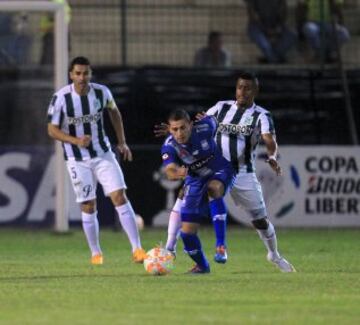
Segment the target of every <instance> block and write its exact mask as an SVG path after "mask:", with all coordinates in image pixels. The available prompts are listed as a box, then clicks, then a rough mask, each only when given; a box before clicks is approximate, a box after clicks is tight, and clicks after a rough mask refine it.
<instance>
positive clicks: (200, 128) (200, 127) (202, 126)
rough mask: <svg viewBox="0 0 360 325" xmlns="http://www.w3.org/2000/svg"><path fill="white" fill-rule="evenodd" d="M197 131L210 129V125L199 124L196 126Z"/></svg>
mask: <svg viewBox="0 0 360 325" xmlns="http://www.w3.org/2000/svg"><path fill="white" fill-rule="evenodd" d="M194 128H195V131H196V133H200V132H206V131H208V130H209V125H207V124H199V125H195V126H194Z"/></svg>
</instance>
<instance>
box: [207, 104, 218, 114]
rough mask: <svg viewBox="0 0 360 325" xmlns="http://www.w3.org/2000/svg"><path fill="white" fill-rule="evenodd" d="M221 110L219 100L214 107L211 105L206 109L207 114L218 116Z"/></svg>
mask: <svg viewBox="0 0 360 325" xmlns="http://www.w3.org/2000/svg"><path fill="white" fill-rule="evenodd" d="M218 111H219V102H217V103H216V104H215V105H214V106H213V107H210V108H209V109H208V110H207V111H206V115H212V116H215V117H216V116H217V114H218Z"/></svg>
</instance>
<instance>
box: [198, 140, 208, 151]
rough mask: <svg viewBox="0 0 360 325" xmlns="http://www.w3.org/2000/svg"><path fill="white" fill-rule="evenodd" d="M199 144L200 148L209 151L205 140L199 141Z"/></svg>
mask: <svg viewBox="0 0 360 325" xmlns="http://www.w3.org/2000/svg"><path fill="white" fill-rule="evenodd" d="M200 144H201V148H202V149H203V150H208V149H209V142H207V141H206V140H201V141H200Z"/></svg>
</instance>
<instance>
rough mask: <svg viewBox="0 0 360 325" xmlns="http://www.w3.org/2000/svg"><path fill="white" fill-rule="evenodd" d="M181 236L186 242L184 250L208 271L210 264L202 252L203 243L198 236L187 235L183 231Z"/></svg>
mask: <svg viewBox="0 0 360 325" xmlns="http://www.w3.org/2000/svg"><path fill="white" fill-rule="evenodd" d="M180 235H181V238H182V240H183V242H184V249H185V251H186V252H187V253H188V254H189V256H190V257H191V258H192V259H193V260H194V261H195V263H196V264H197V265H199V266H200V267H201V268H202V269H208V268H209V262H208V261H207V259H206V257H205V255H204V253H203V251H202V248H201V242H200V239H199V237H198V236H197V234H187V233H184V232H182V231H181V232H180Z"/></svg>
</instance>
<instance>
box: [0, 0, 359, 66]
mask: <svg viewBox="0 0 360 325" xmlns="http://www.w3.org/2000/svg"><path fill="white" fill-rule="evenodd" d="M296 2H297V1H296V0H289V1H288V7H289V10H288V11H289V12H288V23H289V26H290V27H291V28H292V29H293V30H294V31H296V21H295V7H296ZM69 4H70V6H71V8H72V15H71V22H70V26H69V27H70V39H71V49H70V56H71V57H73V56H76V55H80V54H82V55H87V56H89V57H90V58H91V61H92V62H93V64H95V65H128V66H142V65H168V66H180V67H189V66H192V65H193V62H194V54H195V52H196V51H197V49H199V48H200V47H202V46H204V45H205V44H206V42H207V36H208V33H209V32H210V31H213V30H216V31H220V32H221V33H223V38H224V47H225V48H226V49H227V50H228V51H229V52H230V53H231V55H232V66H233V67H235V68H236V67H239V66H244V65H248V64H257V58H258V56H259V55H260V51H259V50H258V48H257V47H256V46H255V44H254V43H252V42H251V41H250V40H249V38H248V35H247V32H246V29H247V20H248V19H247V11H246V6H245V1H244V0H221V1H219V0H69ZM344 5H345V6H344V15H345V24H346V26H347V27H348V29H349V31H350V34H351V39H350V41H349V42H348V43H347V44H346V45H345V46H344V47H343V50H342V54H343V59H344V62H345V64H347V66H350V67H358V66H359V59H358V57H359V54H360V19H358V17H359V16H360V1H359V0H347V1H345V3H344ZM24 17H25V19H24ZM40 19H41V14H28V15H26V13H19V14H18V15H17V16H16V17H15V18H14V22H13V23H14V24H15V25H16V26H15V27H13V29H15V30H17V31H18V30H19V28H22V31H21V33H22V35H25V36H27V37H28V40H27V42H25V44H24V43H22V45H23V46H24V51H25V50H27V51H28V52H29V54H28V56H27V60H25V59H23V61H22V62H23V63H33V64H36V63H38V62H39V60H40V56H41V51H42V36H43V35H42V32H41V31H40V27H39V26H40ZM24 26H25V28H24ZM0 38H1V35H0ZM0 46H1V44H0ZM288 58H289V64H290V65H294V66H304V65H308V64H309V63H311V62H310V61H309V60H308V58H309V53H308V48H307V47H306V46H304V43H303V42H301V41H299V42H298V43H297V45H296V46H294V48H293V49H292V50H291V51H290V53H289V56H288Z"/></svg>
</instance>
